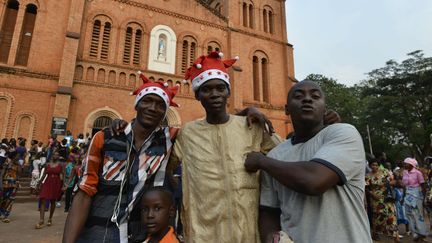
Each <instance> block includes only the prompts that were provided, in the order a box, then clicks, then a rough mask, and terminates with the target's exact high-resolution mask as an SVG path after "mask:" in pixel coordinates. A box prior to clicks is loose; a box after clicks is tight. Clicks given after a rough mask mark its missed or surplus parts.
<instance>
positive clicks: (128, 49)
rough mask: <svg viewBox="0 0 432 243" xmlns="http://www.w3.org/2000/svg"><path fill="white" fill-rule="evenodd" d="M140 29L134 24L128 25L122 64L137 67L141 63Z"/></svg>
mask: <svg viewBox="0 0 432 243" xmlns="http://www.w3.org/2000/svg"><path fill="white" fill-rule="evenodd" d="M142 33H143V31H142V28H141V26H139V25H138V24H136V23H130V24H128V27H127V28H126V33H125V43H124V50H123V64H125V65H130V64H132V65H135V66H139V65H140V63H141V41H142ZM131 61H132V63H131Z"/></svg>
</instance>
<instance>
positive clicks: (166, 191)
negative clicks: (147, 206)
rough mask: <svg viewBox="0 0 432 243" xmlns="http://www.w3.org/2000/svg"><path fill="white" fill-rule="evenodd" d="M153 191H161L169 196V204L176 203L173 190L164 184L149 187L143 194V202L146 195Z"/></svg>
mask: <svg viewBox="0 0 432 243" xmlns="http://www.w3.org/2000/svg"><path fill="white" fill-rule="evenodd" d="M151 192H159V193H162V194H164V196H165V197H167V198H168V200H169V201H168V202H169V205H170V206H172V205H173V204H174V200H173V195H172V192H171V191H170V190H168V188H166V187H164V186H155V187H150V188H149V189H147V190H146V191H145V192H144V193H143V195H142V196H141V203H142V201H143V199H144V197H145V195H147V194H149V193H151Z"/></svg>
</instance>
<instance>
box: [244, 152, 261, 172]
mask: <svg viewBox="0 0 432 243" xmlns="http://www.w3.org/2000/svg"><path fill="white" fill-rule="evenodd" d="M263 157H265V155H263V154H262V153H259V152H250V153H249V154H248V155H247V157H246V161H245V163H244V166H245V169H246V171H247V172H249V173H255V172H257V171H258V170H259V169H260V168H261V165H260V164H261V159H262V158H263Z"/></svg>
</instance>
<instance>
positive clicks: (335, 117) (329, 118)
mask: <svg viewBox="0 0 432 243" xmlns="http://www.w3.org/2000/svg"><path fill="white" fill-rule="evenodd" d="M339 122H341V118H340V116H339V114H338V113H337V112H336V111H334V110H327V111H326V113H325V114H324V125H332V124H335V123H339Z"/></svg>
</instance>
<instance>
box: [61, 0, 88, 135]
mask: <svg viewBox="0 0 432 243" xmlns="http://www.w3.org/2000/svg"><path fill="white" fill-rule="evenodd" d="M84 6H85V0H73V1H71V7H70V11H69V21H68V24H67V29H66V39H65V44H64V47H63V55H62V58H61V60H62V61H61V67H60V75H59V82H58V89H57V94H56V97H55V103H54V112H53V117H62V118H69V113H70V111H69V110H70V105H71V94H72V86H73V78H74V74H75V66H76V59H77V55H78V45H79V40H80V38H81V23H82V20H83V13H84ZM83 71H84V70H83ZM68 124H70V122H68ZM70 128H71V127H70V125H69V126H68V129H70Z"/></svg>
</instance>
